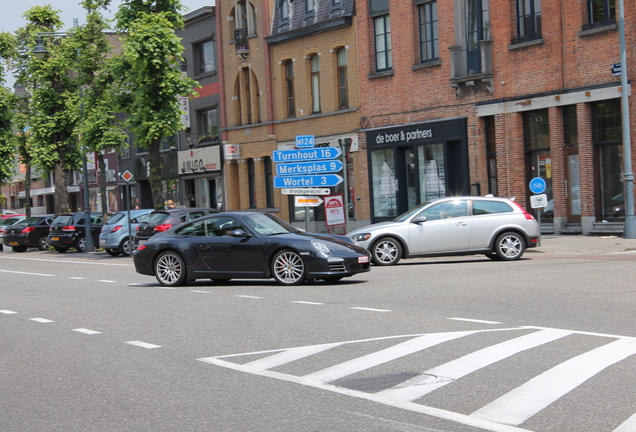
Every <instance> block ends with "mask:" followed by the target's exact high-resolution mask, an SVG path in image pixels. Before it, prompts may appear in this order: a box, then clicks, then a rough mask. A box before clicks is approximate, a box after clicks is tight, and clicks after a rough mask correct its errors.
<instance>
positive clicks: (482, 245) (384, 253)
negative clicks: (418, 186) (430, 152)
mask: <svg viewBox="0 0 636 432" xmlns="http://www.w3.org/2000/svg"><path fill="white" fill-rule="evenodd" d="M540 232H541V230H540V227H539V224H538V223H537V221H536V220H535V219H534V217H533V216H532V215H531V214H530V213H528V212H527V211H526V210H525V209H524V208H523V207H521V206H520V205H519V204H517V203H516V202H514V201H513V200H512V199H508V198H495V197H491V196H486V197H477V196H460V197H447V198H440V199H435V200H431V201H427V202H425V203H423V204H420V205H419V206H418V207H416V208H414V209H412V210H409V211H408V212H406V213H404V214H403V215H401V216H399V217H397V218H395V219H393V220H392V221H390V222H381V223H377V224H373V225H369V226H366V227H362V228H359V229H356V230H354V231H351V232H349V233H348V234H347V235H348V236H349V237H351V238H352V239H353V240H354V241H356V242H357V243H358V244H360V245H361V246H362V247H364V248H366V249H367V250H368V251H369V252H371V257H372V260H373V263H374V264H376V265H394V264H397V263H398V261H400V259H402V258H414V257H433V256H453V255H475V254H485V255H486V256H487V257H489V258H491V259H499V260H506V261H511V260H516V259H519V258H520V257H521V256H522V255H523V253H524V251H525V250H526V248H532V247H536V246H537V244H538V241H539V236H540Z"/></svg>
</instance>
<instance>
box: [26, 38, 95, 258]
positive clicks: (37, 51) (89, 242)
mask: <svg viewBox="0 0 636 432" xmlns="http://www.w3.org/2000/svg"><path fill="white" fill-rule="evenodd" d="M35 36H36V39H35V46H34V47H33V49H32V50H31V54H33V56H34V57H35V58H37V59H38V60H44V59H45V58H46V57H47V56H48V55H49V51H48V50H47V49H46V46H44V39H43V38H45V37H58V38H61V37H66V33H58V32H42V33H37V34H36V35H35ZM77 54H78V56H79V50H77ZM79 99H80V107H81V101H82V89H81V88H80V90H79ZM79 140H80V138H79V137H78V141H79ZM80 149H81V152H82V171H83V172H82V180H83V182H82V183H83V187H84V223H85V226H86V236H85V243H84V252H94V251H95V244H94V243H93V232H92V231H93V230H92V226H91V206H90V201H89V196H88V195H89V191H88V176H87V173H88V169H87V164H86V148H85V147H84V144H83V143H82V144H81V145H80Z"/></svg>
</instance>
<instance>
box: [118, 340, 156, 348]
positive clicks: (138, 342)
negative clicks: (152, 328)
mask: <svg viewBox="0 0 636 432" xmlns="http://www.w3.org/2000/svg"><path fill="white" fill-rule="evenodd" d="M126 343H127V344H130V345H135V346H138V347H142V348H148V349H151V348H161V345H155V344H151V343H148V342H140V341H130V342H126Z"/></svg>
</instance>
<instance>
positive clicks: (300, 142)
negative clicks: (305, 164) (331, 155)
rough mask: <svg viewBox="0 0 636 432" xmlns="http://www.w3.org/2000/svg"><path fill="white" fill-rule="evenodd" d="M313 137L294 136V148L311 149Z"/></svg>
mask: <svg viewBox="0 0 636 432" xmlns="http://www.w3.org/2000/svg"><path fill="white" fill-rule="evenodd" d="M313 147H314V136H313V135H297V136H296V148H299V149H301V148H313Z"/></svg>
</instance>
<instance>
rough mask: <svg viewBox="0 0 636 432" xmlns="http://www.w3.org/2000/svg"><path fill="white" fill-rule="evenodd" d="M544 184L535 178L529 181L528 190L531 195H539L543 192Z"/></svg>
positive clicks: (543, 181) (539, 178)
mask: <svg viewBox="0 0 636 432" xmlns="http://www.w3.org/2000/svg"><path fill="white" fill-rule="evenodd" d="M545 187H546V183H545V180H543V179H542V178H541V177H535V178H533V179H532V180H530V190H531V191H532V193H535V194H540V193H543V191H544V190H545Z"/></svg>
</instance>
